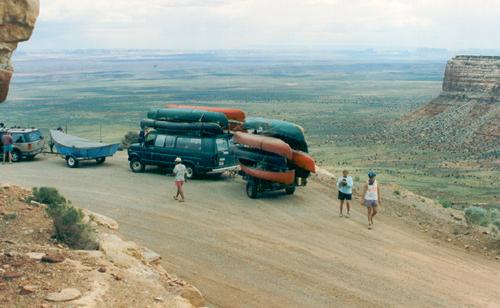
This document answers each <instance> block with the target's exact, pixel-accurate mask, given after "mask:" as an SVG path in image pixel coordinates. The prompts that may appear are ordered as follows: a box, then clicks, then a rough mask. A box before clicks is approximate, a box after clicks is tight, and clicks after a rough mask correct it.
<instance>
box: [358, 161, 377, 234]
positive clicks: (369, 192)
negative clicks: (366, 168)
mask: <svg viewBox="0 0 500 308" xmlns="http://www.w3.org/2000/svg"><path fill="white" fill-rule="evenodd" d="M375 176H376V174H375V172H373V171H370V172H368V182H366V184H365V185H364V187H363V193H362V194H361V195H362V196H363V199H362V201H361V205H364V206H366V209H367V211H368V229H370V230H371V229H372V228H373V216H375V215H377V212H378V211H377V206H378V205H379V204H380V186H379V185H378V183H377V181H376V180H375Z"/></svg>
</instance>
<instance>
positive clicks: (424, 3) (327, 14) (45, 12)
mask: <svg viewBox="0 0 500 308" xmlns="http://www.w3.org/2000/svg"><path fill="white" fill-rule="evenodd" d="M40 2H41V8H40V16H39V19H38V21H37V25H36V29H35V32H34V34H33V36H32V39H31V41H30V42H28V43H25V46H24V47H23V49H28V50H29V49H31V50H35V49H94V48H98V49H101V48H103V49H105V48H127V49H179V50H207V49H212V50H213V49H254V48H381V49H401V48H402V49H411V48H422V47H427V48H447V49H468V48H480V49H500V0H78V1H74V0H40Z"/></svg>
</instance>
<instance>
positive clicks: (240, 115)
mask: <svg viewBox="0 0 500 308" xmlns="http://www.w3.org/2000/svg"><path fill="white" fill-rule="evenodd" d="M167 108H177V109H196V110H206V111H212V112H220V113H223V114H225V115H226V117H227V119H228V120H233V121H238V122H245V112H244V111H242V110H240V109H234V108H222V107H210V106H190V105H176V104H168V105H167Z"/></svg>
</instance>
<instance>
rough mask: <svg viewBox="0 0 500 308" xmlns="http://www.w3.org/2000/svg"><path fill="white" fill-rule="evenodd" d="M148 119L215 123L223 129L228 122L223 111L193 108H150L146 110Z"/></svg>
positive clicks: (226, 126)
mask: <svg viewBox="0 0 500 308" xmlns="http://www.w3.org/2000/svg"><path fill="white" fill-rule="evenodd" d="M148 119H152V120H156V121H168V122H184V123H195V122H203V123H217V124H219V125H220V126H221V127H222V128H223V129H227V128H228V124H229V123H228V120H227V117H226V116H225V115H224V114H223V113H220V112H212V111H205V110H195V109H177V108H168V109H164V108H159V109H151V110H150V111H149V112H148Z"/></svg>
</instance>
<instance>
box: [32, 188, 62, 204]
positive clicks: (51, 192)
mask: <svg viewBox="0 0 500 308" xmlns="http://www.w3.org/2000/svg"><path fill="white" fill-rule="evenodd" d="M32 199H33V200H35V201H38V202H40V203H44V204H47V205H51V204H64V203H66V199H65V198H64V197H63V196H61V195H60V194H59V192H58V191H57V189H55V188H53V187H40V188H37V187H35V188H33V198H32Z"/></svg>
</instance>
